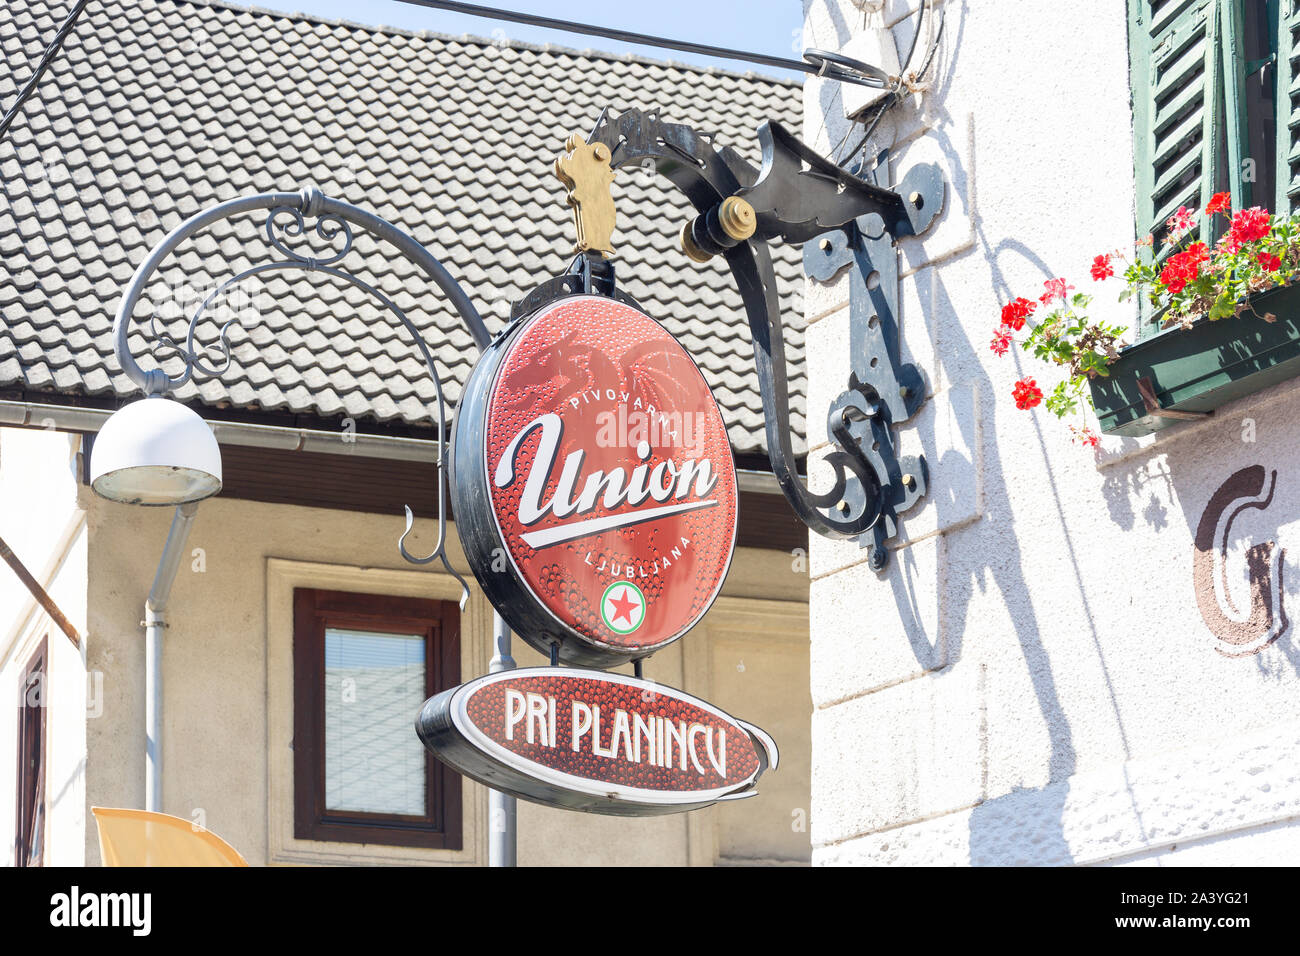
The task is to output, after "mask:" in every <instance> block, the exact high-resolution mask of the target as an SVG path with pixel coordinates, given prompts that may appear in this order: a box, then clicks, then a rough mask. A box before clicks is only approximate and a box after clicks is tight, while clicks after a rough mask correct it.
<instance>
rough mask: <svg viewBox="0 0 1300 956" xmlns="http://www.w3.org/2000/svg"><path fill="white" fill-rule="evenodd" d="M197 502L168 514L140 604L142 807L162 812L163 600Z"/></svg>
mask: <svg viewBox="0 0 1300 956" xmlns="http://www.w3.org/2000/svg"><path fill="white" fill-rule="evenodd" d="M198 509H199V505H198V502H190V503H189V504H184V505H180V506H179V507H177V509H176V513H175V514H174V515H172V526H171V530H169V531H168V532H167V543H166V544H165V545H163V553H162V557H161V558H159V560H158V570H157V571H156V572H155V573H154V577H153V586H152V587H150V588H149V597H148V598H147V599H146V600H145V603H144V621H143V622H142V623H143V624H144V655H145V656H144V708H145V771H144V780H145V785H144V786H145V789H144V808H145V809H146V810H152V811H154V812H155V813H161V812H162V779H163V777H162V775H163V762H162V717H163V706H162V705H163V696H162V695H163V686H162V645H163V631H164V630H166V628H167V615H166V611H167V600H168V598H170V597H171V590H172V584H173V583H175V581H176V572H177V571H178V570H179V569H180V565H181V558H182V557H183V556H184V554H185V542H186V541H187V540H188V539H189V536H190V526H191V525H193V524H194V515H195V513H196V512H197V511H198Z"/></svg>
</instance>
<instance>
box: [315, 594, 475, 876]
mask: <svg viewBox="0 0 1300 956" xmlns="http://www.w3.org/2000/svg"><path fill="white" fill-rule="evenodd" d="M293 681H294V686H293V697H294V708H293V710H294V715H293V725H294V730H293V760H294V779H293V786H294V835H295V836H296V837H298V838H299V839H305V840H329V841H337V842H343V843H382V844H388V845H394V846H415V847H434V848H438V849H444V850H459V849H460V848H461V785H460V777H459V776H458V775H457V774H456V773H454V772H453V771H451V770H449V769H447V768H446V767H444V766H443V765H442V764H441V763H439V762H438V761H437V760H435V759H434V758H433V757H432V756H431V755H430V754H429V752H428V751H427V750H425V748H424V745H423V744H421V743H420V740H419V738H418V737H416V735H415V728H414V724H415V716H416V713H417V712H418V711H419V708H420V705H421V704H423V703H424V701H425V700H426V699H427V698H428V697H430V696H432V695H433V694H435V693H437V692H438V691H440V690H444V689H446V688H448V687H452V686H454V685H456V684H458V683H459V682H460V612H459V609H458V608H457V606H456V604H455V603H454V602H451V601H433V600H425V599H422V598H408V597H390V596H386V595H377V594H355V593H351V592H345V591H323V590H317V589H314V588H295V589H294V592H293Z"/></svg>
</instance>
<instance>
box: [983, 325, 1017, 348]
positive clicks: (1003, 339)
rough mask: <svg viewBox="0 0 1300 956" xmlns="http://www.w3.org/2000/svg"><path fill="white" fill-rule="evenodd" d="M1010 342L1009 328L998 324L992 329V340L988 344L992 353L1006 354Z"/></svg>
mask: <svg viewBox="0 0 1300 956" xmlns="http://www.w3.org/2000/svg"><path fill="white" fill-rule="evenodd" d="M1011 342H1012V338H1011V329H1010V328H1008V327H1007V326H1005V325H1003V326H999V327H998V328H996V329H994V330H993V341H992V342H991V343H990V344H989V349H990V350H991V351H992V352H993V354H994V355H1006V354H1007V349H1009V348H1010V347H1011Z"/></svg>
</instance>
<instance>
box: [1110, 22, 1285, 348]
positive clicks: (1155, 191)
mask: <svg viewBox="0 0 1300 956" xmlns="http://www.w3.org/2000/svg"><path fill="white" fill-rule="evenodd" d="M1287 2H1288V3H1300V0H1287ZM1234 7H1235V4H1234V3H1233V2H1232V0H1129V62H1130V82H1131V84H1132V96H1133V144H1134V149H1133V158H1134V176H1135V184H1136V189H1137V210H1136V213H1137V215H1136V219H1137V236H1138V238H1139V239H1141V238H1143V237H1145V236H1147V235H1148V234H1149V235H1152V236H1154V238H1155V242H1154V245H1153V246H1152V253H1153V254H1154V255H1155V256H1156V257H1157V258H1158V259H1163V258H1165V257H1166V256H1167V255H1168V254H1169V251H1170V250H1169V249H1168V248H1164V247H1163V243H1162V240H1163V239H1164V237H1165V234H1166V233H1167V231H1168V230H1167V228H1166V226H1165V223H1166V221H1167V220H1168V219H1169V217H1170V216H1172V215H1173V214H1174V212H1176V211H1177V210H1178V207H1180V206H1186V207H1188V208H1189V209H1194V210H1196V211H1197V223H1198V224H1197V227H1196V235H1197V236H1198V237H1200V238H1204V239H1206V241H1207V242H1208V241H1213V240H1215V239H1216V238H1217V234H1216V233H1215V231H1214V230H1215V229H1216V228H1218V229H1221V225H1219V224H1216V223H1213V222H1211V220H1210V218H1209V217H1207V216H1206V215H1205V214H1204V212H1203V210H1204V209H1205V204H1206V203H1207V202H1209V200H1210V197H1211V196H1212V195H1213V194H1214V193H1215V192H1218V191H1222V190H1230V191H1233V193H1234V195H1233V199H1234V205H1239V203H1237V199H1238V196H1239V195H1241V194H1242V190H1243V188H1245V187H1243V185H1242V184H1241V183H1240V179H1241V177H1240V176H1239V175H1229V172H1230V171H1231V170H1233V169H1240V168H1241V161H1242V159H1243V158H1244V156H1245V154H1246V151H1247V147H1246V143H1245V111H1244V109H1243V108H1242V103H1243V96H1242V76H1243V74H1244V57H1243V55H1242V31H1241V12H1240V9H1239V8H1238V9H1234ZM1225 64H1226V67H1227V68H1226V69H1225ZM1227 88H1230V89H1227ZM1225 90H1226V91H1225ZM1225 98H1226V99H1227V100H1228V101H1229V102H1231V103H1232V105H1233V109H1232V111H1231V112H1230V113H1229V112H1228V111H1226V110H1225ZM1227 116H1231V117H1232V121H1231V122H1227V121H1226V119H1225V117H1227ZM1230 183H1235V185H1232V186H1230V185H1229V184H1230ZM1139 308H1140V322H1139V330H1138V336H1137V337H1138V338H1139V339H1144V338H1148V337H1149V336H1151V335H1154V334H1155V333H1156V332H1158V331H1159V328H1158V324H1157V323H1156V322H1155V321H1153V319H1154V316H1153V315H1152V310H1151V307H1150V305H1149V303H1147V302H1145V301H1143V302H1142V303H1141V304H1140V306H1139Z"/></svg>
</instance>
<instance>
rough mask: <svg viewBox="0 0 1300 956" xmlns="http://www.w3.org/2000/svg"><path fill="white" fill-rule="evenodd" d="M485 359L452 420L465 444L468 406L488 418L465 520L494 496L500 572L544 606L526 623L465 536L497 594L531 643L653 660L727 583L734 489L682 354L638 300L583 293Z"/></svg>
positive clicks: (466, 492)
mask: <svg viewBox="0 0 1300 956" xmlns="http://www.w3.org/2000/svg"><path fill="white" fill-rule="evenodd" d="M484 362H485V363H486V364H487V366H488V367H489V368H490V370H491V374H490V377H489V376H488V374H487V373H486V372H485V373H484V375H483V378H482V380H481V381H479V382H475V381H474V379H475V378H477V377H478V370H477V369H476V375H475V376H474V377H472V378H471V382H470V384H469V385H468V386H467V397H466V399H465V400H464V401H463V403H462V412H461V414H460V415H458V416H457V445H458V446H459V445H460V443H461V434H462V432H461V427H462V422H461V420H460V418H461V416H462V415H465V414H466V413H467V412H468V413H469V414H475V413H479V414H481V415H482V416H483V421H482V425H481V429H482V431H481V435H482V437H481V444H482V452H481V460H480V461H479V462H478V463H477V467H478V468H481V473H480V474H478V475H468V474H467V472H468V471H469V465H468V463H467V462H466V461H465V460H464V459H463V458H462V456H465V455H467V454H469V453H470V452H468V451H467V450H466V449H465V448H462V447H458V448H457V453H456V479H457V480H456V495H457V497H456V505H457V509H456V510H457V515H456V517H457V522H458V526H463V525H462V522H463V515H462V511H463V510H466V509H468V510H469V511H471V512H476V511H477V509H478V508H479V507H480V506H481V505H480V502H481V501H482V499H483V498H484V497H485V498H486V502H485V504H486V507H487V508H488V509H489V510H490V516H491V521H490V528H489V529H488V530H490V532H491V535H490V536H491V537H492V538H493V539H495V540H496V541H499V542H500V548H501V551H502V552H503V554H502V555H497V557H498V559H500V558H501V557H504V559H505V561H506V562H508V568H494V569H493V571H492V573H500V572H501V571H505V572H506V573H508V574H509V575H510V576H511V577H512V578H514V579H515V580H516V581H517V583H518V585H519V587H518V591H520V592H521V593H522V596H523V597H524V598H525V599H526V600H528V601H531V602H532V603H534V604H535V606H536V607H537V608H538V609H539V610H540V612H541V613H540V614H539V615H536V616H534V617H532V618H531V619H527V620H512V610H513V611H514V614H515V615H516V616H517V617H527V615H522V614H520V612H519V611H518V609H517V607H515V606H516V605H518V604H519V603H520V602H519V601H518V600H517V599H516V595H512V594H510V593H509V591H510V589H509V588H505V589H504V593H503V589H502V588H501V582H500V580H499V579H498V578H495V577H492V576H491V574H489V580H488V581H484V574H483V573H480V568H479V563H480V562H479V561H477V560H475V558H476V555H475V554H474V553H473V552H474V551H475V550H476V549H478V550H480V551H481V550H482V548H481V544H480V543H478V542H469V541H467V542H466V550H467V552H471V560H472V561H473V562H474V564H475V569H476V573H478V574H479V578H480V581H483V583H484V586H485V588H486V589H487V590H488V593H489V596H490V597H494V595H498V594H499V595H500V596H501V597H502V598H503V600H502V601H500V602H498V601H497V600H496V599H495V597H494V601H493V603H494V604H495V605H496V606H497V607H498V609H499V610H500V611H501V612H502V614H503V615H504V616H505V617H506V618H507V620H510V621H511V624H512V626H513V627H514V629H515V630H517V631H519V633H520V634H521V636H522V637H524V639H525V640H529V641H530V643H533V644H534V646H538V647H540V648H542V649H543V650H545V649H547V648H548V647H549V642H550V641H551V640H553V639H555V635H556V634H557V633H558V634H559V635H561V638H562V639H561V640H559V641H558V643H560V644H561V656H562V657H564V658H565V659H566V660H571V661H574V662H578V663H589V664H591V663H594V664H598V665H606V666H607V665H609V664H613V663H620V662H622V661H625V660H628V659H631V658H634V657H644V656H647V655H648V654H650V653H652V652H654V651H656V650H658V649H660V648H661V647H663V646H664V645H666V644H668V643H670V642H672V641H674V640H676V639H677V638H678V637H680V636H681V635H682V634H684V633H686V632H687V631H688V630H690V628H691V627H692V626H693V625H694V624H695V623H696V622H697V621H698V620H699V619H700V617H702V616H703V615H704V613H705V612H706V611H707V610H708V609H709V606H710V605H711V604H712V603H713V600H714V598H715V597H716V596H717V594H718V591H719V590H720V589H721V587H722V582H723V579H724V578H725V577H726V574H727V569H728V566H729V565H730V562H731V555H732V551H733V549H734V546H735V537H736V501H737V491H736V474H735V468H734V465H733V463H732V459H731V445H730V442H729V440H728V437H727V430H726V425H725V424H724V423H723V420H722V415H721V413H720V412H719V411H718V407H717V404H716V403H715V402H714V400H713V395H712V393H711V392H710V391H709V388H708V385H707V384H706V383H705V381H704V377H703V376H702V375H701V374H700V371H699V369H698V368H696V366H695V363H694V362H693V361H691V358H690V356H689V355H688V354H687V353H686V351H685V349H683V348H682V347H681V345H679V344H678V342H677V341H676V339H674V338H673V337H672V335H670V334H669V333H668V332H667V331H665V330H664V329H663V327H662V326H660V325H659V324H658V323H657V322H655V321H654V320H653V319H651V318H650V317H649V316H647V315H646V314H644V313H643V312H641V311H639V310H638V309H635V308H633V307H632V306H630V305H627V304H626V303H623V302H619V301H616V300H614V299H609V298H605V297H603V296H594V295H583V296H572V297H569V298H564V299H560V300H559V301H557V302H554V303H552V304H551V305H549V306H546V307H545V308H543V309H542V310H541V311H539V312H537V313H536V314H535V315H533V316H532V317H531V318H529V319H526V320H524V321H523V323H521V325H520V326H519V328H517V329H516V330H515V331H513V332H512V333H510V335H509V336H508V338H507V341H506V343H505V345H504V347H503V348H502V349H501V350H500V351H499V353H497V352H495V351H493V352H490V353H489V354H488V355H486V356H485V359H484ZM474 389H480V390H481V391H482V395H481V397H480V396H477V395H470V394H469V393H470V392H471V390H474ZM480 406H481V410H480ZM467 486H477V489H480V493H479V494H475V493H473V492H471V491H470V488H469V487H467ZM483 524H488V522H480V521H477V520H475V519H474V518H473V517H471V521H470V525H469V527H470V528H471V529H476V528H478V527H480V526H481V525H483ZM466 537H467V536H466V534H465V533H464V532H462V539H465V538H466ZM485 557H488V556H487V555H485ZM565 639H567V640H565ZM575 641H576V642H577V643H579V644H581V645H585V649H586V650H585V652H584V651H582V650H575V649H574V647H573V645H574V642H575Z"/></svg>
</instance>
